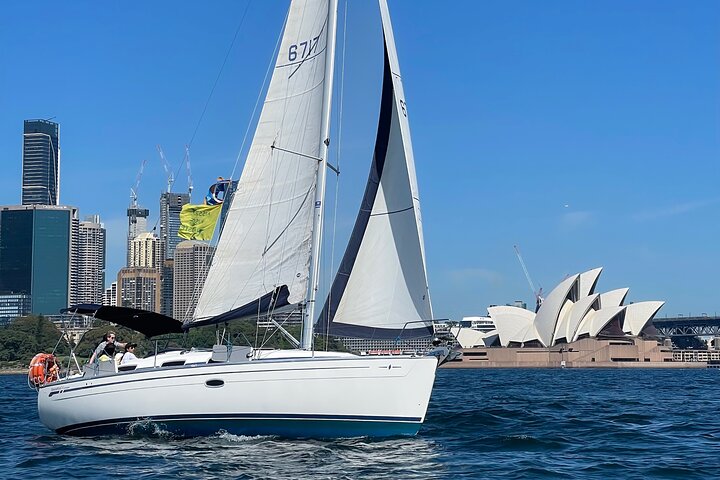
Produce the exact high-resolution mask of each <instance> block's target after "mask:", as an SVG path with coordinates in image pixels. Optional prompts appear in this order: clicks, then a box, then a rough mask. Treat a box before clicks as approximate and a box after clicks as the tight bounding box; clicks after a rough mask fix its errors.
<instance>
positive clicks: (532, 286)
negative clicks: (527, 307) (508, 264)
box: [513, 245, 544, 313]
mask: <svg viewBox="0 0 720 480" xmlns="http://www.w3.org/2000/svg"><path fill="white" fill-rule="evenodd" d="M513 248H514V249H515V253H516V254H517V257H518V260H520V265H521V266H522V269H523V272H525V278H527V281H528V284H529V285H530V291H531V292H532V294H533V296H534V297H535V313H537V311H538V310H540V306H541V305H542V302H543V300H544V299H543V297H542V287H540V290H535V284H534V283H533V281H532V279H531V278H530V273H529V272H528V269H527V267H526V266H525V262H524V261H523V258H522V255H520V249H519V248H518V246H517V245H513Z"/></svg>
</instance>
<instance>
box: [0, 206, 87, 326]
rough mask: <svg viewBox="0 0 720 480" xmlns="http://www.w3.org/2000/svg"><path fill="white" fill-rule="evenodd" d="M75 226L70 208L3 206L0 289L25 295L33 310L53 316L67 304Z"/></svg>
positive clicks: (73, 262)
mask: <svg viewBox="0 0 720 480" xmlns="http://www.w3.org/2000/svg"><path fill="white" fill-rule="evenodd" d="M77 225H78V215H77V209H76V208H74V207H67V206H50V205H20V206H6V207H1V208H0V294H4V295H7V294H24V295H29V296H30V312H29V313H33V314H44V315H54V314H57V313H59V311H60V309H62V308H66V307H67V306H68V304H69V303H70V292H71V276H72V272H73V271H75V270H76V269H77V264H76V262H77V257H76V255H75V254H74V249H75V245H76V243H75V240H76V237H75V235H76V233H75V232H76V231H77V230H76V229H77ZM72 280H73V281H74V280H75V279H74V278H73V279H72Z"/></svg>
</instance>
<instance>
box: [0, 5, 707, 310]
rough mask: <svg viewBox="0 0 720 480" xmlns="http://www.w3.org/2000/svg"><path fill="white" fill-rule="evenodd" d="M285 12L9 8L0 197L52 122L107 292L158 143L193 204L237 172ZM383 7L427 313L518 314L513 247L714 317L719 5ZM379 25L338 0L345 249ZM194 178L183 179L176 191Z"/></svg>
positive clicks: (604, 283) (148, 189)
mask: <svg viewBox="0 0 720 480" xmlns="http://www.w3.org/2000/svg"><path fill="white" fill-rule="evenodd" d="M286 8H287V2H284V1H283V2H281V1H270V0H263V1H260V0H254V1H251V2H248V1H246V0H234V1H219V0H218V1H213V2H190V1H172V2H170V1H154V2H119V1H107V2H90V1H76V2H52V1H37V2H11V3H6V4H4V5H3V8H2V13H0V65H2V67H1V68H0V165H2V168H3V175H2V176H0V204H17V203H19V201H20V171H21V161H22V160H21V151H22V124H23V120H24V119H30V118H48V117H53V116H54V117H56V118H55V121H57V122H59V123H60V128H61V140H60V141H61V149H62V165H61V202H62V203H63V204H70V205H75V206H77V207H78V208H79V209H80V214H81V217H84V216H85V215H90V214H96V213H97V214H100V215H101V219H102V220H103V221H104V223H105V224H106V227H107V230H108V235H109V242H108V270H107V277H108V282H109V281H110V279H111V278H112V277H113V276H114V275H115V274H116V272H117V270H118V269H119V268H120V267H121V266H122V262H123V261H124V258H125V257H124V255H125V254H124V245H125V235H126V221H127V220H126V217H125V208H127V205H128V202H129V191H130V187H131V186H132V185H133V184H134V182H135V176H136V174H137V171H138V168H139V166H140V164H141V162H142V161H143V160H147V161H148V163H147V167H146V171H145V174H144V176H143V179H142V182H141V184H140V189H139V192H140V202H141V204H142V205H143V206H146V207H148V208H150V210H151V224H154V222H155V220H156V219H157V213H158V203H159V195H160V193H161V191H162V190H163V189H164V186H165V175H164V171H163V168H162V164H161V162H160V159H159V156H158V154H157V151H156V145H158V144H159V145H161V146H162V148H163V150H164V151H165V154H166V156H167V158H168V160H169V161H170V163H171V164H172V167H173V168H174V169H175V170H177V169H178V168H179V166H180V161H181V159H182V157H183V153H184V146H185V145H186V144H188V143H189V142H190V141H191V139H192V148H191V165H192V174H193V182H194V184H195V192H196V193H195V195H194V199H195V200H197V201H200V200H201V195H202V194H203V193H204V190H205V189H206V188H207V186H208V185H209V184H210V183H212V181H213V179H214V178H215V177H217V176H218V175H224V176H229V175H230V173H231V172H232V170H233V166H234V164H235V161H236V158H238V156H240V165H242V159H243V158H244V157H243V154H244V151H243V150H242V149H241V147H242V144H243V143H242V142H243V136H244V134H245V131H246V129H247V128H248V124H249V122H250V124H251V125H252V123H251V121H252V112H253V107H254V105H255V102H256V100H257V98H258V93H259V91H260V88H261V86H262V83H263V77H264V74H265V71H266V69H267V67H268V64H269V63H270V62H271V56H272V51H273V47H274V45H275V41H276V39H277V36H278V34H279V31H280V28H281V24H282V21H283V18H284V15H285V11H286ZM341 8H344V7H341ZM245 12H247V13H246V15H245V17H244V20H243V21H242V22H241V19H243V15H244V14H245ZM390 12H391V16H392V20H393V25H394V29H395V36H396V42H397V48H398V53H399V58H400V65H401V70H402V73H403V82H404V86H405V93H406V97H407V102H408V106H409V113H410V125H411V129H412V136H413V146H414V149H415V158H416V163H417V172H418V181H419V185H420V195H421V203H422V208H423V221H424V228H425V231H424V233H425V242H426V251H427V260H428V272H429V279H430V287H431V293H432V298H433V306H434V310H435V315H436V316H437V317H448V318H454V319H457V318H459V317H462V316H465V315H478V314H484V313H485V309H486V307H487V306H488V305H490V304H504V303H509V302H512V301H514V300H524V301H526V302H528V303H531V300H532V294H531V292H530V288H529V286H528V284H527V281H526V280H525V276H524V274H523V271H522V268H521V266H520V264H519V262H518V259H517V257H516V256H515V252H514V250H513V245H519V247H520V249H521V251H522V254H523V256H524V259H525V262H526V264H527V267H528V269H529V271H530V274H531V276H532V278H533V281H534V282H535V284H536V285H541V286H543V287H544V288H545V290H546V291H547V290H548V289H550V288H552V287H553V286H554V285H556V284H557V283H558V282H559V281H561V280H562V279H563V278H564V277H565V276H566V275H567V274H572V273H576V272H580V271H583V270H587V269H590V268H594V267H597V266H604V267H605V271H604V273H603V275H602V277H601V278H600V282H599V285H598V288H599V289H600V290H610V289H614V288H620V287H625V286H627V287H630V295H629V297H628V300H629V301H641V300H665V301H666V302H667V303H666V305H665V307H664V308H663V309H662V310H661V312H660V316H664V315H667V316H674V315H677V314H684V315H689V314H693V315H698V314H701V313H708V314H710V315H712V314H720V295H718V291H719V290H720V277H719V276H718V272H720V255H719V254H718V240H717V238H718V237H719V236H720V232H719V228H720V222H719V221H718V220H719V218H718V217H719V215H718V211H719V210H720V193H718V190H717V185H718V180H719V179H720V175H719V173H720V172H719V167H718V161H719V160H720V3H718V2H716V1H693V2H682V1H661V0H658V1H633V2H627V1H605V2H593V1H553V2H538V1H470V0H468V1H464V2H462V1H460V2H453V8H449V7H448V5H447V4H446V3H445V2H437V1H412V2H410V1H397V0H396V1H391V2H390ZM378 16H379V14H378V10H377V6H376V4H375V2H371V1H365V0H351V1H350V2H349V7H348V19H347V32H346V35H343V33H342V30H343V28H342V25H343V24H344V23H345V20H344V13H343V12H342V11H341V13H340V24H341V32H340V35H339V38H340V39H341V41H342V38H343V37H345V38H346V48H345V52H346V53H345V57H346V60H345V68H344V73H343V75H342V77H344V79H345V81H344V102H343V114H342V117H343V118H342V138H341V139H339V140H338V132H339V129H338V117H339V115H338V114H337V113H336V115H335V120H336V121H335V123H334V125H333V131H334V139H335V141H334V144H333V146H334V147H336V148H335V149H334V151H333V155H334V157H335V160H337V158H338V155H339V162H340V165H341V169H342V172H343V173H342V175H341V178H340V185H339V186H340V192H341V193H340V196H339V203H338V205H339V206H338V218H337V227H336V234H335V238H336V250H335V257H336V258H339V257H340V256H341V254H342V250H343V249H344V243H345V241H346V239H347V236H348V235H349V232H350V229H351V227H352V224H353V222H354V218H355V213H356V209H357V206H358V203H359V200H360V197H361V194H362V190H363V188H364V182H365V178H366V176H367V170H368V167H369V161H370V158H371V152H372V148H373V142H374V137H375V128H376V125H377V112H378V101H379V90H380V78H381V67H382V50H381V43H380V42H381V37H380V26H379V17H378ZM238 26H240V28H239V29H238ZM236 31H237V32H238V34H237V38H236V40H235V43H234V44H233V47H232V49H231V50H230V54H229V56H228V57H227V63H226V64H225V67H224V68H223V70H222V73H221V74H220V76H219V77H218V73H219V72H220V69H221V66H222V65H223V62H224V60H225V57H226V54H227V52H228V50H229V48H230V45H231V42H232V40H233V37H234V35H235V32H236ZM339 51H340V52H341V51H342V46H341V47H340V48H339ZM341 63H342V62H341V61H338V64H339V65H340V64H341ZM216 78H217V79H218V81H217V85H216V87H215V89H214V91H213V85H214V84H215V81H216ZM336 78H337V85H338V86H339V85H340V83H341V82H340V78H341V74H340V73H338V76H337V77H336ZM211 91H212V97H211V98H210V101H209V103H207V109H206V110H205V114H204V115H202V113H203V110H204V109H205V105H206V102H207V100H208V97H209V96H210V93H211ZM338 97H339V95H337V94H336V98H338ZM335 112H338V109H337V108H336V109H335ZM201 117H202V121H201ZM196 128H197V131H196ZM251 132H252V129H251ZM250 136H251V135H250ZM338 143H340V148H339V153H338V150H337V145H338ZM245 147H247V145H245ZM236 175H237V174H236ZM186 185H187V181H186V175H185V172H184V170H180V173H179V175H178V181H177V183H176V187H175V190H180V191H184V190H185V189H186ZM334 189H335V185H334V184H331V185H330V186H329V191H334ZM328 225H332V219H330V220H329V221H328ZM330 233H331V232H330ZM327 237H328V238H329V237H330V235H329V234H328V235H327ZM330 250H331V249H330V248H326V252H328V254H327V261H326V262H325V264H326V267H327V268H326V270H329V265H330V261H329V256H330V254H329V251H330ZM336 264H337V261H336V262H335V265H336ZM330 276H331V275H330V274H329V273H326V275H325V277H326V279H325V281H324V282H325V284H327V283H329V280H330Z"/></svg>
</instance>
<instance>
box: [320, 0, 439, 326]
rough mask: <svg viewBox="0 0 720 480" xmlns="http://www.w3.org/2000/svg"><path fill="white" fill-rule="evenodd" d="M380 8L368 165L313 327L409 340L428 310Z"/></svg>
mask: <svg viewBox="0 0 720 480" xmlns="http://www.w3.org/2000/svg"><path fill="white" fill-rule="evenodd" d="M380 10H381V16H382V26H383V33H384V37H385V72H384V78H383V91H382V100H381V106H380V119H379V125H378V133H377V139H376V142H375V151H374V156H373V162H372V165H371V169H370V175H369V178H368V182H367V185H366V188H365V194H364V197H363V200H362V205H361V207H360V212H359V214H358V217H357V220H356V222H355V226H354V228H353V232H352V235H351V238H350V242H349V244H348V247H347V249H346V251H345V255H344V257H343V260H342V263H341V265H340V268H339V269H338V274H337V276H336V278H335V280H334V282H333V285H332V287H331V290H330V293H329V295H328V298H327V300H326V302H325V306H324V308H323V311H322V313H321V314H320V318H319V320H318V324H317V328H316V332H317V333H328V334H330V335H337V336H351V337H361V338H385V339H387V338H398V336H400V337H401V338H412V337H418V336H423V335H428V334H430V333H431V332H432V327H431V326H430V323H429V321H430V320H431V319H432V307H431V303H430V293H429V289H428V284H427V273H426V268H425V249H424V245H423V235H422V221H421V215H420V202H419V195H418V187H417V180H416V176H415V164H414V159H413V150H412V143H411V141H410V127H409V124H408V118H407V105H406V103H405V95H404V93H403V86H402V78H401V76H400V67H399V64H398V59H397V53H396V50H395V41H394V37H393V32H392V26H391V24H390V15H389V12H388V9H387V5H386V3H385V2H384V1H380ZM419 321H426V322H427V323H417V322H419Z"/></svg>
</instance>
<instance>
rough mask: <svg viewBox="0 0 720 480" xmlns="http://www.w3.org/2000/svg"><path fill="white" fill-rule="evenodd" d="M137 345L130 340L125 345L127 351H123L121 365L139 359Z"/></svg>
mask: <svg viewBox="0 0 720 480" xmlns="http://www.w3.org/2000/svg"><path fill="white" fill-rule="evenodd" d="M135 347H137V344H136V343H132V342H128V343H127V344H126V345H125V353H123V354H122V357H121V358H120V365H125V364H126V363H129V362H134V361H137V359H138V358H137V357H136V356H135Z"/></svg>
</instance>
